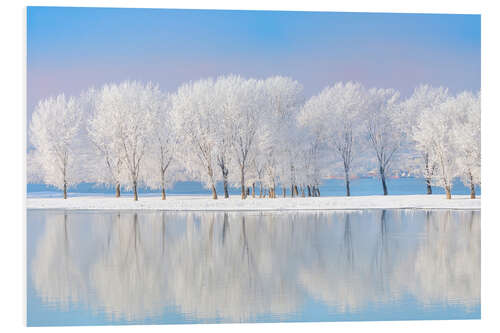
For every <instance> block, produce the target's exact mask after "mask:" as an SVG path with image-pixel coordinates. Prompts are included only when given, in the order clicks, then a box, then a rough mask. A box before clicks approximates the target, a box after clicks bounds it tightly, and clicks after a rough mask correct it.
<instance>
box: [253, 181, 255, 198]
mask: <svg viewBox="0 0 500 333" xmlns="http://www.w3.org/2000/svg"><path fill="white" fill-rule="evenodd" d="M252 198H255V183H252Z"/></svg>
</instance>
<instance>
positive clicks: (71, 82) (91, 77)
mask: <svg viewBox="0 0 500 333" xmlns="http://www.w3.org/2000/svg"><path fill="white" fill-rule="evenodd" d="M27 11H28V15H27V42H28V46H27V74H28V80H27V84H28V87H27V88H28V90H27V94H28V95H27V96H28V101H27V107H28V116H29V117H30V115H31V112H32V109H33V107H34V106H35V105H36V103H37V101H38V100H39V99H41V98H45V97H48V96H50V95H55V94H58V93H61V92H64V93H66V94H77V93H79V91H81V90H82V89H85V88H87V87H89V86H92V85H94V86H100V85H102V84H103V83H105V82H110V81H120V80H124V79H134V80H142V81H154V82H157V83H159V84H160V86H161V87H162V88H163V89H164V90H167V91H174V90H175V89H176V88H177V87H178V86H179V85H180V84H181V83H183V82H185V81H189V80H196V79H198V78H202V77H209V76H217V75H221V74H229V73H236V74H241V75H243V76H252V77H266V76H269V75H274V74H280V75H287V76H291V77H293V78H295V79H297V80H299V81H300V82H301V83H302V84H303V85H304V88H305V93H306V95H307V96H311V95H313V94H316V93H317V92H319V91H320V90H321V89H322V88H323V87H325V86H326V85H329V84H332V83H333V82H336V81H348V80H355V81H359V82H361V83H363V84H365V85H367V86H378V87H392V88H396V89H399V90H400V91H401V93H402V94H403V96H406V95H408V94H410V93H411V91H412V90H413V88H414V87H415V86H416V85H418V84H419V83H430V84H433V85H444V86H447V87H449V88H450V89H451V91H452V92H457V91H460V90H465V89H469V90H478V89H480V61H481V21H480V20H481V19H480V16H479V15H428V14H427V15H426V14H369V13H334V12H330V13H326V12H323V13H319V12H276V11H275V12H269V11H268V12H266V11H221V10H216V11H208V10H166V9H109V8H69V7H68V8H65V7H28V10H27ZM28 119H30V118H28Z"/></svg>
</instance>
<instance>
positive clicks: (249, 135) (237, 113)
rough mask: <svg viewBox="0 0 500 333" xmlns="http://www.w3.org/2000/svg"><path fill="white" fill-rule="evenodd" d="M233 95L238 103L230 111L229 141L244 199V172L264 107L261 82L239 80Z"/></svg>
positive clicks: (252, 155) (251, 157)
mask: <svg viewBox="0 0 500 333" xmlns="http://www.w3.org/2000/svg"><path fill="white" fill-rule="evenodd" d="M234 96H235V100H236V101H238V103H237V106H236V107H235V108H233V109H232V112H231V118H230V119H231V120H230V121H231V142H232V150H233V156H234V160H235V162H236V163H237V165H238V167H239V169H240V184H241V198H242V199H246V197H247V190H246V187H245V185H246V180H245V174H246V172H247V168H249V165H251V163H252V159H253V158H254V157H255V152H256V149H257V148H256V135H257V130H258V128H259V124H260V112H262V111H263V109H264V107H265V104H264V102H265V100H264V86H263V82H262V81H258V80H254V79H249V80H241V81H240V82H239V85H238V86H237V87H235V95H234Z"/></svg>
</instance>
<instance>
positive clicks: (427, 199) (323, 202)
mask: <svg viewBox="0 0 500 333" xmlns="http://www.w3.org/2000/svg"><path fill="white" fill-rule="evenodd" d="M27 208H33V209H44V208H46V209H108V210H109V209H113V210H114V209H117V210H126V209H138V210H172V211H181V210H183V211H186V210H188V211H200V210H328V209H332V210H333V209H376V208H382V209H399V208H427V209H441V208H444V209H480V208H481V199H474V200H472V199H469V196H466V195H462V196H458V195H457V196H454V197H453V198H452V199H451V200H447V199H446V198H445V197H444V196H443V195H389V196H381V195H374V196H358V197H319V198H276V199H258V198H247V199H246V200H241V198H239V197H237V196H233V197H231V198H229V199H218V200H213V199H211V198H210V197H209V196H170V197H169V196H167V199H166V200H161V198H160V197H142V198H140V200H139V201H133V200H132V198H130V197H122V198H114V197H109V196H88V197H73V198H68V199H67V200H64V199H62V198H28V199H27Z"/></svg>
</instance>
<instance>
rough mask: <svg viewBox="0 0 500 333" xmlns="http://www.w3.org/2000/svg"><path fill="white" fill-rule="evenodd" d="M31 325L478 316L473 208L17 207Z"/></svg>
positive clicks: (476, 228) (477, 258)
mask: <svg viewBox="0 0 500 333" xmlns="http://www.w3.org/2000/svg"><path fill="white" fill-rule="evenodd" d="M27 216H28V218H27V222H28V225H27V233H28V239H27V244H28V249H27V257H28V263H27V264H28V266H27V272H28V279H27V281H28V291H27V296H28V299H27V305H28V312H27V319H28V325H30V326H41V325H108V324H143V323H144V324H164V323H215V322H277V321H346V320H411V319H470V318H480V315H481V302H480V279H481V274H480V272H481V269H480V248H481V244H480V212H479V211H447V210H439V211H423V210H418V211H410V210H370V211H359V212H358V211H353V212H317V213H311V212H307V213H305V212H292V213H290V212H287V213H268V212H266V213H251V212H243V213H241V212H240V213H237V212H231V213H224V212H196V213H170V212H140V213H136V212H133V211H124V212H102V211H99V212H97V211H95V212H94V211H90V212H89V211H68V212H64V211H62V210H61V211H48V210H28V215H27Z"/></svg>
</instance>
